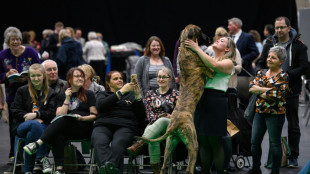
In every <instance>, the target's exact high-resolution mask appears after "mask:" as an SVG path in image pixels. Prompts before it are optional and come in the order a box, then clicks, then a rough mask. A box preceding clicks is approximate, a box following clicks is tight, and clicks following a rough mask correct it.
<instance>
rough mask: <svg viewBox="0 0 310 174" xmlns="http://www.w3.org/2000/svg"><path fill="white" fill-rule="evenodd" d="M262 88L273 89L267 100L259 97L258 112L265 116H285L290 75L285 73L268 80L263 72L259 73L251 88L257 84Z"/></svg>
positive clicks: (251, 83) (268, 93)
mask: <svg viewBox="0 0 310 174" xmlns="http://www.w3.org/2000/svg"><path fill="white" fill-rule="evenodd" d="M256 82H258V83H259V86H260V87H266V88H272V89H270V90H269V91H267V92H266V99H264V98H262V97H260V96H259V95H258V96H257V100H256V110H255V111H256V112H257V113H264V114H285V104H286V100H285V93H286V92H287V91H288V75H287V73H285V72H283V71H282V72H280V73H279V74H277V75H275V76H273V77H271V78H267V76H266V75H265V74H264V73H263V72H262V70H260V71H258V72H257V76H256V78H255V79H254V80H253V81H251V82H250V88H251V87H252V86H253V85H254V84H255V83H256Z"/></svg>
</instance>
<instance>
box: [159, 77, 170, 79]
mask: <svg viewBox="0 0 310 174" xmlns="http://www.w3.org/2000/svg"><path fill="white" fill-rule="evenodd" d="M157 78H158V79H169V78H170V77H169V76H168V77H167V76H157Z"/></svg>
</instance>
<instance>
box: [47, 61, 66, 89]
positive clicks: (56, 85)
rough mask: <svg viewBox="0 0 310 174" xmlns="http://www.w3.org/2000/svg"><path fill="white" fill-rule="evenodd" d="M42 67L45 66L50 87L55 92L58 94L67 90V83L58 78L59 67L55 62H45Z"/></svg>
mask: <svg viewBox="0 0 310 174" xmlns="http://www.w3.org/2000/svg"><path fill="white" fill-rule="evenodd" d="M42 65H43V66H44V69H45V73H46V76H47V80H48V86H49V87H51V88H53V89H54V91H55V92H56V93H57V94H58V93H60V92H62V91H63V92H64V91H65V90H66V88H67V81H65V80H61V79H60V78H59V77H58V67H57V64H56V62H55V61H53V60H50V59H48V60H45V61H44V62H43V63H42Z"/></svg>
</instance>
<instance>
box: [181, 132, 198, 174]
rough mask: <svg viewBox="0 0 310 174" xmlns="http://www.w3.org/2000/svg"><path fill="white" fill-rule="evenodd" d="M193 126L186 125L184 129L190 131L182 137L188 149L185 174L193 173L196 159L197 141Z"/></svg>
mask: <svg viewBox="0 0 310 174" xmlns="http://www.w3.org/2000/svg"><path fill="white" fill-rule="evenodd" d="M193 128H195V127H193V126H188V127H187V129H186V130H187V131H189V132H191V133H189V134H188V133H187V134H184V136H183V137H182V141H183V143H184V144H185V146H186V148H187V151H188V165H187V168H186V173H187V174H194V167H195V164H196V160H197V152H198V142H197V135H196V130H195V129H193Z"/></svg>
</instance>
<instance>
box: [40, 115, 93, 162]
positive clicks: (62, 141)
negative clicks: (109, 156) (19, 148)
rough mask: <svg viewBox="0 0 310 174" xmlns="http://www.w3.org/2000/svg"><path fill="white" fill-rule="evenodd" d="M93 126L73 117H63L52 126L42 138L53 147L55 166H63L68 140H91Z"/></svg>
mask: <svg viewBox="0 0 310 174" xmlns="http://www.w3.org/2000/svg"><path fill="white" fill-rule="evenodd" d="M91 131H92V126H88V125H87V123H83V122H80V121H77V120H76V119H75V118H72V117H62V118H59V119H58V120H56V121H55V122H54V123H52V124H50V125H49V126H48V127H47V128H46V129H45V131H44V133H43V134H42V136H41V138H40V139H41V140H42V141H43V142H44V143H48V144H49V145H50V146H52V152H53V156H54V161H55V165H56V167H57V166H63V163H64V147H65V145H66V141H67V140H71V139H73V140H74V139H89V138H90V136H91Z"/></svg>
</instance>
